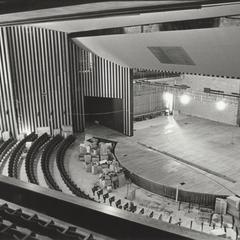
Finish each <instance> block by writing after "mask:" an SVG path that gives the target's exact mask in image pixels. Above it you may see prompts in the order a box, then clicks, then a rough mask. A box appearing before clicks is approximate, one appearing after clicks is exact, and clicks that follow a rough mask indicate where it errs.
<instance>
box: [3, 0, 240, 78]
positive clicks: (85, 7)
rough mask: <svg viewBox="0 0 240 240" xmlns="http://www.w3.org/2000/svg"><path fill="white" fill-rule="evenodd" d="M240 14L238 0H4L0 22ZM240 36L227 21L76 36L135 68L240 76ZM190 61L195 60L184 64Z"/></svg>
mask: <svg viewBox="0 0 240 240" xmlns="http://www.w3.org/2000/svg"><path fill="white" fill-rule="evenodd" d="M236 15H240V1H236V0H233V1H223V0H199V1H197V0H183V1H180V0H175V1H174V0H173V1H161V0H159V1H91V0H89V1H87V0H82V1H81V0H78V1H77V0H69V1H64V0H41V1H40V0H24V1H23V0H9V1H7V0H0V26H1V25H2V26H8V25H14V24H24V25H31V26H36V27H41V28H48V29H53V30H57V31H64V32H67V33H74V32H81V31H90V30H101V29H107V28H117V27H127V26H136V25H141V24H142V25H144V24H153V23H163V22H171V21H183V20H191V19H201V18H215V17H221V16H236ZM239 39H240V28H239V27H222V28H210V29H195V30H182V31H166V32H152V33H138V34H122V35H105V36H93V37H82V38H75V39H74V41H75V42H76V43H77V44H79V45H80V46H83V47H85V48H87V49H89V50H90V51H92V52H94V53H96V54H98V55H99V56H101V57H104V58H106V59H109V60H111V61H113V62H117V63H119V64H121V65H124V66H128V67H132V68H146V69H153V70H161V71H177V72H188V73H203V74H209V75H220V76H230V77H240V68H239V59H240V42H239ZM150 49H155V50H156V51H157V52H158V54H161V56H157V55H156V54H155V55H154V54H153V52H151V51H150ZM166 53H167V54H166ZM168 54H169V55H168ZM165 55H166V56H165ZM163 56H165V57H166V58H165V61H163V60H162V59H163ZM180 58H182V60H181V59H180ZM187 62H188V63H191V64H184V63H187Z"/></svg>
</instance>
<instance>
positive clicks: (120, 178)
mask: <svg viewBox="0 0 240 240" xmlns="http://www.w3.org/2000/svg"><path fill="white" fill-rule="evenodd" d="M118 181H119V187H122V186H124V185H125V184H126V178H125V175H124V174H123V173H121V174H118Z"/></svg>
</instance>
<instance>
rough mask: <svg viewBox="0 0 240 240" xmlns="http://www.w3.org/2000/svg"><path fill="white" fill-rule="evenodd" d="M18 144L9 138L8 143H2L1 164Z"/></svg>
mask: <svg viewBox="0 0 240 240" xmlns="http://www.w3.org/2000/svg"><path fill="white" fill-rule="evenodd" d="M16 143H17V140H15V139H13V138H9V139H8V140H7V141H5V142H3V143H2V145H1V146H0V162H2V161H3V160H4V157H5V156H6V155H8V154H9V153H10V152H11V150H12V148H13V147H14V145H15V144H16Z"/></svg>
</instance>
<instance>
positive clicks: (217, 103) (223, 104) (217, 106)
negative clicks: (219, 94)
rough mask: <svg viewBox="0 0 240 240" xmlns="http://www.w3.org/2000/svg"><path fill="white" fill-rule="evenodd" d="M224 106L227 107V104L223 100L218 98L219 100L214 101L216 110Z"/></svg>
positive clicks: (221, 109) (222, 108)
mask: <svg viewBox="0 0 240 240" xmlns="http://www.w3.org/2000/svg"><path fill="white" fill-rule="evenodd" d="M226 107H227V104H226V103H225V102H224V101H223V100H220V101H217V102H216V108H217V110H219V111H223V110H224V109H225V108H226Z"/></svg>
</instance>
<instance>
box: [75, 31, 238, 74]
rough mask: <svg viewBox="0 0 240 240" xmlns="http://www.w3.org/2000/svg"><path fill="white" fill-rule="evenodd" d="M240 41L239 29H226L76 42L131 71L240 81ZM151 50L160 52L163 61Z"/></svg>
mask: <svg viewBox="0 0 240 240" xmlns="http://www.w3.org/2000/svg"><path fill="white" fill-rule="evenodd" d="M239 39H240V27H227V28H210V29H209V28H208V29H197V30H196V29H195V30H184V31H166V32H154V33H140V34H121V35H111V36H95V37H84V38H75V39H74V41H75V42H76V43H77V44H78V45H80V46H84V47H85V48H87V49H90V50H91V51H92V52H94V53H96V54H97V55H99V56H101V57H104V58H106V59H109V60H111V61H113V62H117V63H119V64H121V65H124V66H128V67H131V68H145V69H153V70H161V71H173V72H186V73H197V74H209V75H217V76H218V75H219V76H229V77H240V68H239V59H240V41H239ZM149 48H158V49H160V50H161V51H162V53H161V52H160V53H161V54H162V58H161V56H160V57H156V55H155V54H153V52H152V51H151V49H149ZM166 53H167V54H166ZM163 57H165V59H164V58H163ZM166 59H167V60H166ZM169 59H170V60H169ZM189 59H190V60H189Z"/></svg>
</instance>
